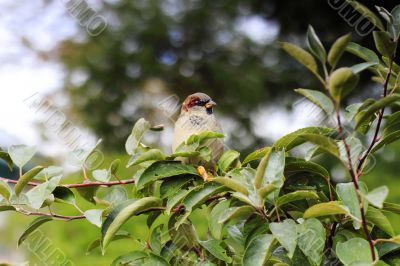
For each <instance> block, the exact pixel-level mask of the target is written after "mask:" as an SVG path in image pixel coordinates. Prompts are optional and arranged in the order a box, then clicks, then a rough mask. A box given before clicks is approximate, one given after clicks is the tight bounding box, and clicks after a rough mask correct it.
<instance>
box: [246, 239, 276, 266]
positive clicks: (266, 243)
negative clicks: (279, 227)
mask: <svg viewBox="0 0 400 266" xmlns="http://www.w3.org/2000/svg"><path fill="white" fill-rule="evenodd" d="M276 242H277V241H276V239H275V237H274V236H273V235H270V234H263V235H258V236H256V237H255V238H254V239H253V240H252V241H251V242H250V243H249V245H248V247H247V248H246V251H245V252H244V255H243V259H242V264H243V266H263V265H265V263H266V262H267V261H268V259H269V258H270V256H271V253H272V251H273V248H274V246H275V244H276Z"/></svg>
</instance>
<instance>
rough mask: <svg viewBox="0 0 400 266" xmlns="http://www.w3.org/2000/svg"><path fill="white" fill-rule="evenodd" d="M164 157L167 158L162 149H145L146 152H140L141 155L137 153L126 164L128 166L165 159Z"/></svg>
mask: <svg viewBox="0 0 400 266" xmlns="http://www.w3.org/2000/svg"><path fill="white" fill-rule="evenodd" d="M164 159H165V155H164V153H163V152H162V151H161V150H159V149H150V150H148V151H145V152H144V153H142V154H140V155H139V156H135V155H134V156H132V158H131V159H130V160H129V162H128V164H127V165H126V167H131V166H134V165H138V164H141V163H143V162H148V161H160V160H164Z"/></svg>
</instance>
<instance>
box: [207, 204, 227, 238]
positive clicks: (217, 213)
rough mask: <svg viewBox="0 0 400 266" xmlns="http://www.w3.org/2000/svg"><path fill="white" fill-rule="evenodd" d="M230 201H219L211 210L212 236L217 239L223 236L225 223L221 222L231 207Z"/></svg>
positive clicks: (210, 224)
mask: <svg viewBox="0 0 400 266" xmlns="http://www.w3.org/2000/svg"><path fill="white" fill-rule="evenodd" d="M229 205H230V201H229V200H223V201H221V202H219V203H218V204H217V205H215V206H214V208H213V209H212V210H211V213H210V219H209V227H210V233H211V236H212V237H213V238H215V239H218V240H219V239H221V237H222V227H223V225H224V224H223V223H220V222H219V219H220V218H223V216H222V215H223V214H224V212H225V211H226V210H227V209H228V208H229Z"/></svg>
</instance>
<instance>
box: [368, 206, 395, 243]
mask: <svg viewBox="0 0 400 266" xmlns="http://www.w3.org/2000/svg"><path fill="white" fill-rule="evenodd" d="M365 216H366V218H367V220H368V221H369V222H371V223H373V224H374V225H376V226H377V227H379V228H380V229H381V230H382V231H384V232H386V233H387V234H388V235H390V236H393V235H394V230H393V226H392V224H391V223H390V221H389V219H388V218H387V217H386V216H385V215H384V214H383V213H382V212H381V211H380V210H379V209H376V208H374V207H371V206H369V207H368V211H367V213H366V215H365Z"/></svg>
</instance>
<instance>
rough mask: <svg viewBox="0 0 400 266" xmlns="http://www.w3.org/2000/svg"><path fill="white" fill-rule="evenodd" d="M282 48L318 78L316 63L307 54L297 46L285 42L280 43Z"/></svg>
mask: <svg viewBox="0 0 400 266" xmlns="http://www.w3.org/2000/svg"><path fill="white" fill-rule="evenodd" d="M282 48H283V50H285V51H286V52H287V53H288V54H289V55H290V56H292V57H293V58H294V59H296V60H297V61H298V62H299V63H301V64H302V65H304V66H305V67H306V68H308V69H309V70H310V71H311V72H312V73H314V74H315V75H316V76H319V74H318V66H317V62H316V61H315V59H314V57H313V56H312V55H311V54H310V53H309V52H307V51H306V50H304V49H303V48H301V47H299V46H297V45H294V44H291V43H287V42H283V43H282Z"/></svg>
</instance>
